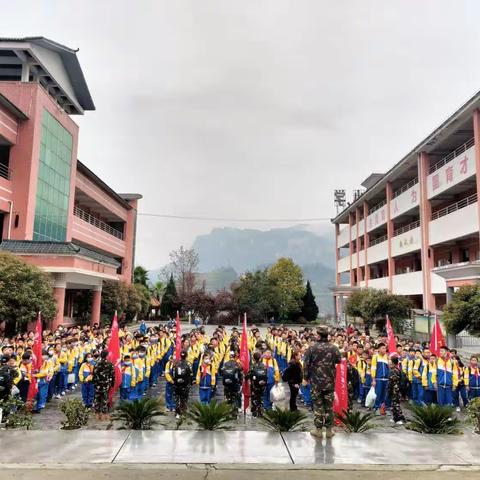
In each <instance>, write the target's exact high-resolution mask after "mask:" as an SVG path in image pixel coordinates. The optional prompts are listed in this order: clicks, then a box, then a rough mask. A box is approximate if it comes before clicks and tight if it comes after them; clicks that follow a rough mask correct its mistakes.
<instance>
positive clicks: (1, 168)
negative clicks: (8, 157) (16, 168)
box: [0, 163, 12, 180]
mask: <svg viewBox="0 0 480 480" xmlns="http://www.w3.org/2000/svg"><path fill="white" fill-rule="evenodd" d="M0 177H3V178H6V179H7V180H10V179H11V178H12V171H11V170H10V169H9V168H8V167H7V166H5V165H3V163H0Z"/></svg>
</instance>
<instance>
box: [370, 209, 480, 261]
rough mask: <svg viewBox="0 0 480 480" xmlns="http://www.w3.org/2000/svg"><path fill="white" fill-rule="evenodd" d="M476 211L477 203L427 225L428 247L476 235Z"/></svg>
mask: <svg viewBox="0 0 480 480" xmlns="http://www.w3.org/2000/svg"><path fill="white" fill-rule="evenodd" d="M477 209H478V202H475V203H472V204H471V205H469V206H468V207H464V208H461V209H460V210H457V211H456V212H453V213H450V214H448V215H445V216H444V217H440V218H437V219H436V220H432V221H431V222H430V225H429V229H430V230H429V231H430V245H436V244H437V243H441V242H447V241H448V240H453V239H455V238H459V237H463V236H465V235H470V234H472V233H475V232H477V233H478V212H477ZM369 261H370V259H369Z"/></svg>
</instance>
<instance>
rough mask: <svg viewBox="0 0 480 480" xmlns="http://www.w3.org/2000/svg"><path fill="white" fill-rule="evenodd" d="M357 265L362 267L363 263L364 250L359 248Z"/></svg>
mask: <svg viewBox="0 0 480 480" xmlns="http://www.w3.org/2000/svg"><path fill="white" fill-rule="evenodd" d="M358 265H359V266H360V267H363V266H364V265H365V250H360V253H359V262H358Z"/></svg>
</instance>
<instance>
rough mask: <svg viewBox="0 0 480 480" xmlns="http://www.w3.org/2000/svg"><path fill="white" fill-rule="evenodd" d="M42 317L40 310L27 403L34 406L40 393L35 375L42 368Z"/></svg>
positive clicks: (34, 340)
mask: <svg viewBox="0 0 480 480" xmlns="http://www.w3.org/2000/svg"><path fill="white" fill-rule="evenodd" d="M42 364H43V357H42V317H41V314H40V312H38V315H37V323H36V325H35V337H34V339H33V348H32V376H31V377H32V378H31V381H30V385H29V387H28V394H27V403H28V404H29V405H30V406H33V401H34V400H35V397H36V396H37V393H38V385H37V377H36V376H35V375H34V374H35V373H38V372H39V371H40V369H41V368H42Z"/></svg>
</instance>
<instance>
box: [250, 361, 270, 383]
mask: <svg viewBox="0 0 480 480" xmlns="http://www.w3.org/2000/svg"><path fill="white" fill-rule="evenodd" d="M267 380H268V373H267V367H266V366H265V365H264V364H263V363H256V364H255V365H254V366H253V369H252V382H253V383H254V384H255V385H260V386H263V385H266V384H267Z"/></svg>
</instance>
